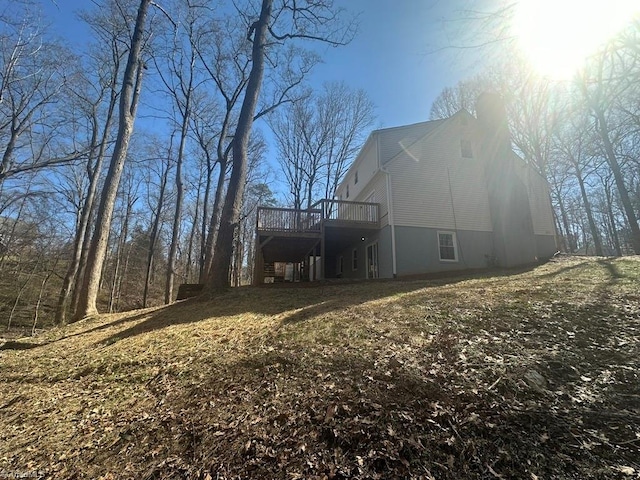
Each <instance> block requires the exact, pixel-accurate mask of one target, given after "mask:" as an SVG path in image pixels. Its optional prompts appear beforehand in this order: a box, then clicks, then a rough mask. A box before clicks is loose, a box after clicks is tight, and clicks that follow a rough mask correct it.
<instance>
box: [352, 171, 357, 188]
mask: <svg viewBox="0 0 640 480" xmlns="http://www.w3.org/2000/svg"><path fill="white" fill-rule="evenodd" d="M357 183H358V171H357V170H356V178H355V180H354V181H353V184H354V185H357Z"/></svg>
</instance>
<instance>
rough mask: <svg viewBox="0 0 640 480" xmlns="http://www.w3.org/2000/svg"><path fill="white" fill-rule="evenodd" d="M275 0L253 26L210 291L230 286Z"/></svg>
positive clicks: (268, 0) (266, 5) (265, 5)
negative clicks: (249, 67)
mask: <svg viewBox="0 0 640 480" xmlns="http://www.w3.org/2000/svg"><path fill="white" fill-rule="evenodd" d="M272 6H273V0H262V8H261V11H260V18H258V20H257V21H256V22H254V24H253V25H252V26H251V30H252V31H253V46H252V51H251V60H252V65H251V72H250V73H249V80H248V82H247V89H246V91H245V95H244V99H243V101H242V108H241V109H240V116H239V117H238V125H237V126H236V131H235V135H234V137H233V164H232V170H231V178H230V179H229V186H228V187H227V195H226V198H225V203H224V207H223V209H222V216H221V218H220V228H219V229H218V237H217V239H216V248H215V254H214V256H213V263H212V265H211V274H210V275H209V279H208V281H207V291H208V292H210V293H211V292H214V291H216V290H222V289H226V288H228V287H229V269H230V267H231V257H232V255H233V237H234V234H235V231H236V228H237V227H238V221H239V220H240V213H241V212H240V210H241V208H242V198H243V196H244V187H245V181H246V176H247V148H248V146H249V140H250V138H251V129H252V127H253V117H254V114H255V110H256V106H257V104H258V99H259V97H260V89H261V87H262V77H263V75H264V63H265V53H266V52H265V49H266V48H267V34H268V31H269V21H270V19H271V18H270V17H271V9H272Z"/></svg>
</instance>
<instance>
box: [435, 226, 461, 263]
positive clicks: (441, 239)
mask: <svg viewBox="0 0 640 480" xmlns="http://www.w3.org/2000/svg"><path fill="white" fill-rule="evenodd" d="M438 253H439V255H440V261H443V262H457V261H458V242H456V234H455V232H438Z"/></svg>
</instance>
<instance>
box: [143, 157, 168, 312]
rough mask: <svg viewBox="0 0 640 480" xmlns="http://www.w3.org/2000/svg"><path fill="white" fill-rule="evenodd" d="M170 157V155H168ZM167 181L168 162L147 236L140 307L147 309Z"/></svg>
mask: <svg viewBox="0 0 640 480" xmlns="http://www.w3.org/2000/svg"><path fill="white" fill-rule="evenodd" d="M169 156H170V155H169ZM168 179H169V160H167V168H166V169H165V171H164V172H162V178H161V181H160V192H159V193H158V203H157V207H156V215H155V217H154V219H153V223H152V225H151V232H150V234H149V251H148V252H147V265H146V271H145V277H144V292H143V294H142V307H143V308H147V301H148V299H149V286H150V284H151V272H152V271H153V257H154V255H155V252H156V244H157V242H158V232H159V231H160V217H161V216H162V206H163V205H164V195H165V192H166V189H167V181H168Z"/></svg>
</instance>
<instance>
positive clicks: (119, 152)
mask: <svg viewBox="0 0 640 480" xmlns="http://www.w3.org/2000/svg"><path fill="white" fill-rule="evenodd" d="M150 3H151V0H141V1H140V7H139V8H138V15H137V18H136V25H135V29H134V32H133V39H132V40H131V50H130V51H129V57H128V59H127V66H126V68H125V71H124V79H123V84H122V90H121V92H120V105H119V122H118V136H117V138H116V143H115V147H114V151H113V156H112V157H111V164H110V165H109V172H108V174H107V178H106V180H105V185H104V189H103V192H102V198H101V200H100V207H99V208H98V215H97V218H96V228H95V231H94V232H93V237H92V239H91V246H90V248H89V255H88V257H87V268H86V272H85V275H84V279H83V281H82V288H81V291H80V293H79V295H78V306H77V308H76V312H75V315H74V319H75V320H80V319H82V318H84V317H86V316H89V315H94V314H96V313H98V308H97V298H98V286H99V283H100V272H101V270H102V264H103V263H104V257H105V253H106V248H107V241H108V238H109V230H110V228H111V218H112V216H113V208H114V204H115V199H116V195H117V192H118V185H119V183H120V176H121V175H122V169H123V168H124V162H125V159H126V157H127V150H128V148H129V140H130V139H131V134H132V133H133V124H134V121H135V116H136V110H137V106H138V100H139V97H140V88H141V82H142V70H143V65H142V61H141V59H140V53H141V51H142V44H143V41H144V39H143V31H144V22H145V19H146V16H147V12H148V10H149V4H150Z"/></svg>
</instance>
